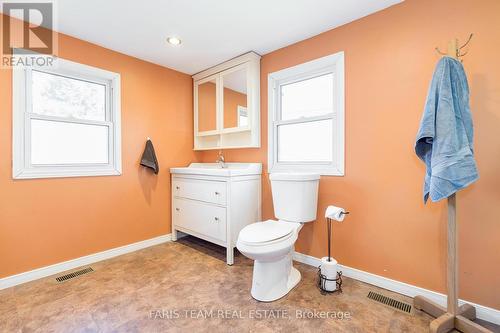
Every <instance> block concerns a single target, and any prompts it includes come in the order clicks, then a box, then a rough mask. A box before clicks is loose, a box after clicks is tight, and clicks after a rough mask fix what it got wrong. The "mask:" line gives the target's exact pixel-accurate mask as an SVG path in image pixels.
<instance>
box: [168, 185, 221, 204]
mask: <svg viewBox="0 0 500 333" xmlns="http://www.w3.org/2000/svg"><path fill="white" fill-rule="evenodd" d="M172 193H173V194H174V196H175V197H179V198H187V199H193V200H200V201H205V202H210V203H214V204H218V205H224V206H225V205H226V183H225V182H218V181H210V180H199V179H174V180H173V181H172Z"/></svg>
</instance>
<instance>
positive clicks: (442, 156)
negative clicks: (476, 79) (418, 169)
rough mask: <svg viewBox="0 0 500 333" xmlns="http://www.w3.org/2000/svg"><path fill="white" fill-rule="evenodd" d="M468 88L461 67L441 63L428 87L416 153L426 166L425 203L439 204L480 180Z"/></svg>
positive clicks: (447, 59) (450, 60) (453, 61)
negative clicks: (473, 144)
mask: <svg viewBox="0 0 500 333" xmlns="http://www.w3.org/2000/svg"><path fill="white" fill-rule="evenodd" d="M472 136H473V128H472V116H471V113H470V108H469V86H468V84H467V77H466V76H465V72H464V68H463V66H462V64H461V63H460V62H459V61H457V60H456V59H453V58H451V57H443V58H441V60H439V62H438V64H437V66H436V69H435V71H434V75H433V77H432V82H431V85H430V87H429V92H428V95H427V101H426V103H425V110H424V114H423V117H422V121H421V123H420V129H419V131H418V134H417V141H416V144H415V152H416V153H417V155H418V157H419V158H420V159H421V160H422V161H424V162H425V165H426V167H427V171H426V174H425V181H424V202H427V199H428V198H429V196H430V198H431V200H432V201H439V200H441V199H444V198H447V197H449V196H450V195H452V194H453V193H455V192H457V191H458V190H460V189H463V188H465V187H467V186H468V185H469V184H471V183H473V182H474V181H476V180H477V179H478V173H477V167H476V162H475V160H474V153H473V146H472Z"/></svg>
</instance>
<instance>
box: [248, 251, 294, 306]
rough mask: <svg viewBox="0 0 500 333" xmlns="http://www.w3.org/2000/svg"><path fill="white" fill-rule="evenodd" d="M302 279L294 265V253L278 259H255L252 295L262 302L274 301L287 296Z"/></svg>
mask: <svg viewBox="0 0 500 333" xmlns="http://www.w3.org/2000/svg"><path fill="white" fill-rule="evenodd" d="M300 279H301V275H300V272H299V271H298V270H297V269H296V268H295V267H293V265H292V253H291V252H290V253H288V254H287V255H286V256H285V257H284V258H282V259H279V260H277V261H268V262H262V261H258V260H255V262H254V265H253V280H252V291H251V294H252V297H253V298H255V299H256V300H258V301H261V302H272V301H275V300H277V299H280V298H281V297H283V296H285V295H286V294H288V293H289V292H290V290H292V289H293V288H294V287H295V286H296V285H297V284H298V283H299V282H300Z"/></svg>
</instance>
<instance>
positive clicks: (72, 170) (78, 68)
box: [12, 58, 122, 179]
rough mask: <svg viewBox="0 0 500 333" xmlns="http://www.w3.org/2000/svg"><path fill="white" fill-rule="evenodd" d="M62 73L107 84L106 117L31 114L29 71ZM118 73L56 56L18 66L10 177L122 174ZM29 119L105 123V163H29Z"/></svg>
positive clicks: (13, 81)
mask: <svg viewBox="0 0 500 333" xmlns="http://www.w3.org/2000/svg"><path fill="white" fill-rule="evenodd" d="M33 70H37V71H41V72H45V73H50V74H56V75H61V76H64V77H69V78H74V79H78V80H85V81H89V82H95V83H99V84H104V85H106V120H105V121H93V120H84V119H75V118H63V117H56V116H46V115H39V114H34V113H33V112H31V111H32V98H31V77H32V71H33ZM120 95H121V94H120V74H118V73H113V72H110V71H106V70H103V69H100V68H95V67H91V66H87V65H83V64H79V63H76V62H73V61H69V60H65V59H61V58H57V59H56V60H55V64H54V66H51V67H50V68H49V67H37V66H31V67H25V68H22V67H18V68H14V69H13V73H12V126H13V127H12V136H13V137H12V177H13V178H14V179H30V178H55V177H85V176H111V175H121V174H122V162H121V108H120ZM31 119H40V120H54V121H60V122H68V123H77V124H86V125H101V126H107V127H108V135H109V137H108V142H109V146H108V163H99V164H90V163H85V164H50V165H33V164H31V161H30V157H31V151H30V149H31V147H30V143H31V136H30V135H31V133H30V131H31V126H30V122H31Z"/></svg>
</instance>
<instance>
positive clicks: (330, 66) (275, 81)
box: [268, 52, 345, 176]
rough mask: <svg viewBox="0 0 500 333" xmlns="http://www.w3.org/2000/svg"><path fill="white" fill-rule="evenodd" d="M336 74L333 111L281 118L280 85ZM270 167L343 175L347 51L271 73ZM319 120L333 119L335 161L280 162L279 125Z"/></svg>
mask: <svg viewBox="0 0 500 333" xmlns="http://www.w3.org/2000/svg"><path fill="white" fill-rule="evenodd" d="M330 73H332V74H333V78H334V83H333V99H334V101H333V113H330V114H327V115H322V116H315V117H301V118H298V119H290V120H281V105H280V104H281V87H282V86H283V85H286V84H290V83H293V82H298V81H303V80H306V79H310V78H314V77H318V76H321V75H325V74H330ZM268 99H269V100H268V132H269V133H268V171H269V173H272V172H315V173H319V174H320V175H327V176H343V175H344V158H345V157H344V145H345V137H344V99H345V97H344V52H338V53H335V54H332V55H329V56H326V57H322V58H319V59H315V60H312V61H309V62H306V63H303V64H300V65H297V66H293V67H289V68H286V69H283V70H280V71H277V72H274V73H270V74H269V75H268ZM318 120H331V121H332V122H333V126H332V129H333V133H332V139H333V144H332V148H333V152H332V157H333V160H332V162H305V161H304V162H279V161H278V126H280V125H286V124H300V123H305V122H311V121H318Z"/></svg>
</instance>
